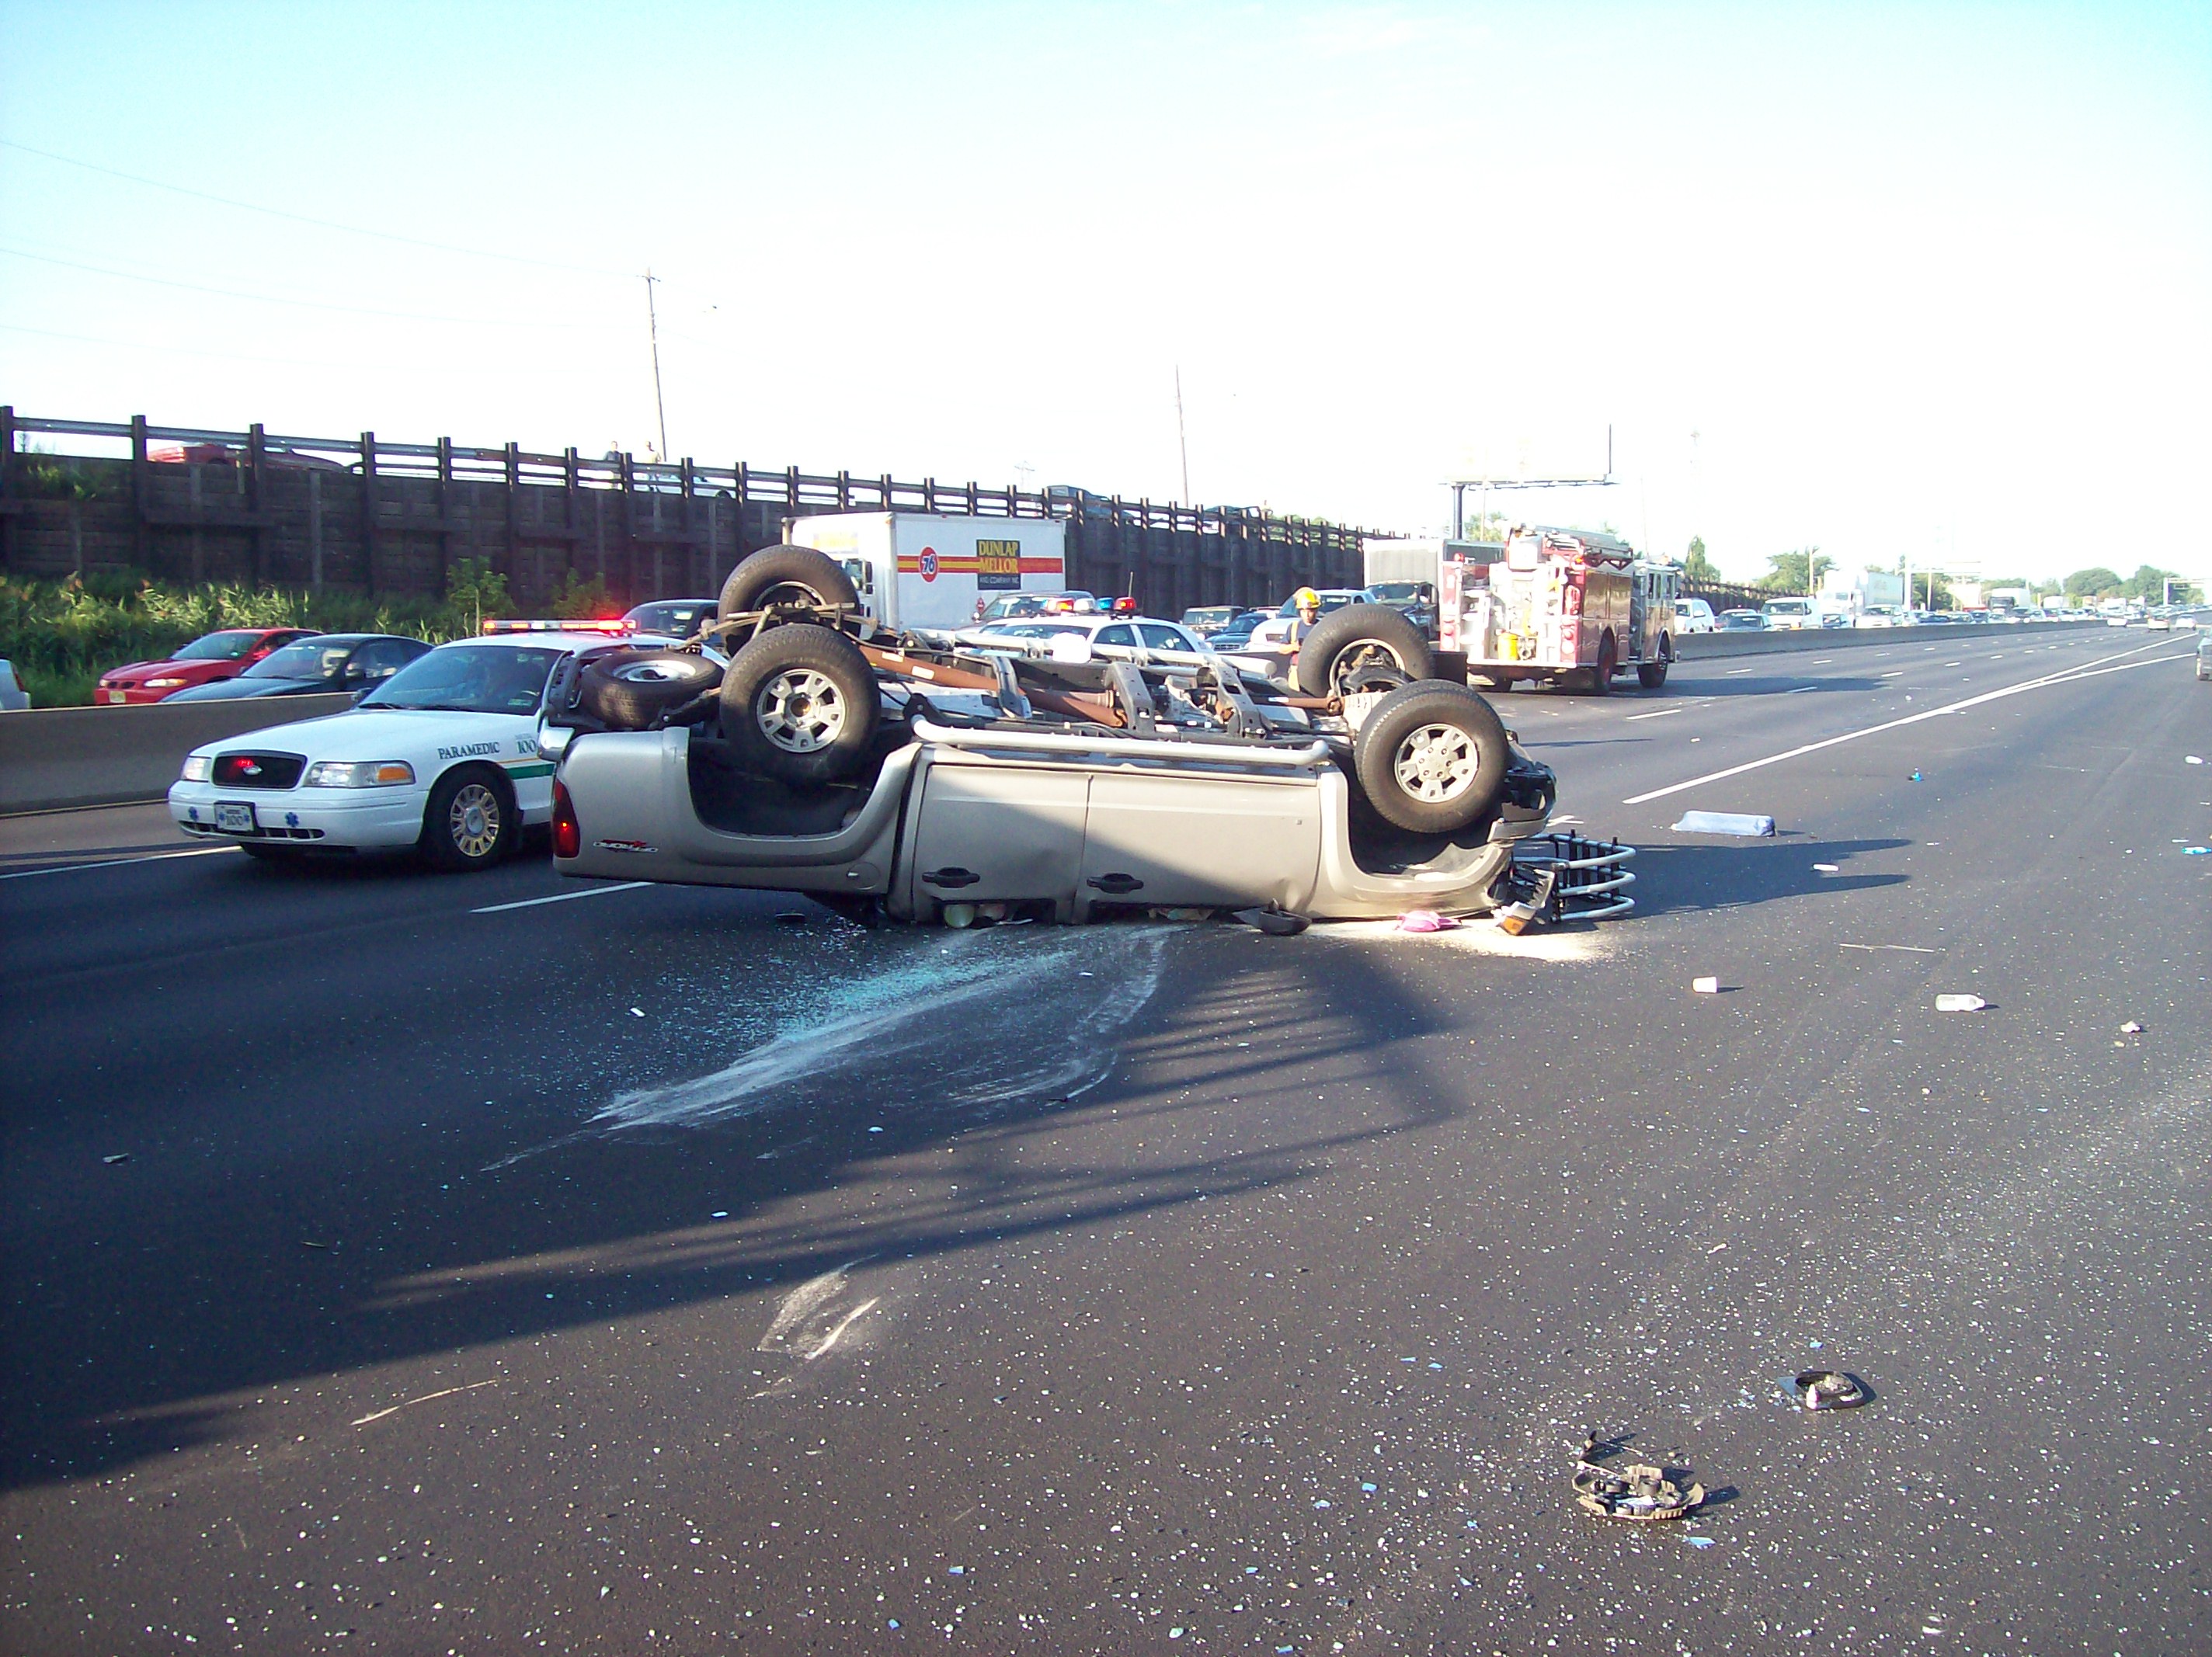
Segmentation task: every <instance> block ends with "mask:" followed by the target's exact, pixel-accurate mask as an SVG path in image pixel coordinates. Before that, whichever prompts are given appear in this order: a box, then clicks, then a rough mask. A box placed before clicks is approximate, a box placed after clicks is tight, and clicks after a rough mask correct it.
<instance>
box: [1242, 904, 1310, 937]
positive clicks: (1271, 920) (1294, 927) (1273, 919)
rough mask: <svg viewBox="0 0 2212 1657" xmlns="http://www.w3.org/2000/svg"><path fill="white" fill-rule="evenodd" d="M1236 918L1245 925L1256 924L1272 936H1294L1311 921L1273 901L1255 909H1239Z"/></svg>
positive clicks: (1302, 930) (1303, 929)
mask: <svg viewBox="0 0 2212 1657" xmlns="http://www.w3.org/2000/svg"><path fill="white" fill-rule="evenodd" d="M1236 918H1237V920H1241V921H1243V923H1244V924H1245V925H1246V926H1256V927H1258V928H1259V929H1260V930H1261V932H1266V933H1267V934H1268V935H1269V936H1270V937H1273V938H1296V937H1297V935H1298V934H1299V933H1300V932H1304V931H1305V929H1306V928H1307V927H1309V926H1311V925H1313V923H1312V922H1311V921H1310V920H1307V919H1306V918H1305V917H1304V915H1300V914H1292V913H1291V912H1290V911H1289V910H1288V909H1284V908H1279V907H1277V906H1276V905H1274V904H1273V903H1269V904H1266V905H1263V906H1262V907H1259V908H1256V909H1239V910H1237V912H1236Z"/></svg>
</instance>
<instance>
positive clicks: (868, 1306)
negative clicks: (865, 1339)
mask: <svg viewBox="0 0 2212 1657" xmlns="http://www.w3.org/2000/svg"><path fill="white" fill-rule="evenodd" d="M883 1303H884V1302H883V1297H882V1296H877V1297H876V1298H875V1299H873V1300H865V1301H862V1302H860V1304H859V1305H858V1306H856V1307H854V1308H853V1309H852V1310H851V1311H849V1312H848V1313H846V1314H845V1315H844V1316H843V1317H842V1318H840V1319H838V1320H837V1325H836V1327H835V1328H834V1329H832V1330H830V1332H829V1333H828V1334H826V1335H824V1336H823V1337H822V1344H820V1345H819V1346H817V1347H816V1348H815V1349H814V1350H812V1351H811V1352H809V1353H807V1354H806V1355H805V1360H804V1362H805V1363H813V1362H814V1360H815V1359H817V1358H818V1357H821V1356H822V1355H823V1353H824V1352H826V1351H828V1350H829V1349H830V1348H831V1347H833V1346H835V1345H836V1344H837V1342H838V1339H839V1338H840V1337H841V1336H842V1335H843V1334H844V1332H846V1331H847V1330H848V1329H849V1328H851V1327H852V1326H853V1325H854V1322H856V1321H857V1320H860V1319H861V1318H864V1317H866V1316H867V1315H868V1314H869V1313H871V1312H872V1311H874V1310H875V1309H876V1308H878V1306H881V1305H882V1304H883Z"/></svg>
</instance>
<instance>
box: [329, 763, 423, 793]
mask: <svg viewBox="0 0 2212 1657" xmlns="http://www.w3.org/2000/svg"><path fill="white" fill-rule="evenodd" d="M414 780H415V768H414V767H413V766H411V765H410V764H408V763H407V762H406V761H404V760H317V761H316V762H314V763H313V765H311V766H309V767H308V768H307V775H306V776H304V777H302V778H301V780H300V786H301V787H303V788H392V787H396V786H398V785H399V784H401V783H408V782H412V781H414Z"/></svg>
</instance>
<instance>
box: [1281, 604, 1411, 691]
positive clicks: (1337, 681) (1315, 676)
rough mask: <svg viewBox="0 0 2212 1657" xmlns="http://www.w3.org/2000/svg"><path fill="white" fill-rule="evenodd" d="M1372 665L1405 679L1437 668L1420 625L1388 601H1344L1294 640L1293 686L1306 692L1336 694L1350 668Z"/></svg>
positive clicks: (1345, 684) (1408, 680)
mask: <svg viewBox="0 0 2212 1657" xmlns="http://www.w3.org/2000/svg"><path fill="white" fill-rule="evenodd" d="M1373 669H1381V670H1384V671H1389V672H1391V673H1395V674H1396V675H1397V676H1398V678H1399V681H1400V683H1408V684H1409V683H1413V681H1414V680H1416V679H1425V678H1427V677H1429V676H1430V675H1431V673H1433V672H1434V671H1436V663H1435V660H1434V659H1433V658H1432V657H1431V655H1430V653H1429V641H1428V640H1426V639H1425V638H1423V637H1422V636H1421V630H1420V628H1417V627H1415V626H1414V625H1413V623H1412V622H1409V621H1407V619H1406V618H1405V617H1404V616H1401V615H1400V614H1399V613H1398V612H1397V611H1396V610H1392V609H1391V608H1390V607H1389V605H1387V604H1346V606H1345V607H1344V608H1343V609H1342V610H1334V611H1331V612H1330V613H1329V614H1328V615H1327V616H1322V618H1321V620H1319V621H1318V622H1315V623H1314V630H1313V631H1312V632H1310V633H1309V634H1306V636H1305V637H1304V639H1303V640H1300V641H1299V644H1298V668H1297V672H1298V689H1300V690H1303V691H1304V692H1305V694H1306V695H1309V696H1340V695H1343V694H1344V693H1345V691H1346V689H1347V688H1348V687H1349V685H1350V683H1351V681H1352V675H1353V674H1354V673H1358V672H1361V671H1362V670H1373ZM1367 677H1370V678H1371V677H1372V675H1371V673H1370V674H1369V675H1368V676H1367ZM1369 688H1370V689H1372V688H1373V686H1372V685H1371V684H1370V687H1369Z"/></svg>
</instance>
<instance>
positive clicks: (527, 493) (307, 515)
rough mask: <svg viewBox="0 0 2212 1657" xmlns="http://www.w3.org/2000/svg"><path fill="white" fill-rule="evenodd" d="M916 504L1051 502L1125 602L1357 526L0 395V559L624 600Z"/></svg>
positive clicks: (957, 506)
mask: <svg viewBox="0 0 2212 1657" xmlns="http://www.w3.org/2000/svg"><path fill="white" fill-rule="evenodd" d="M872 511H894V512H896V511H913V512H935V513H966V514H971V515H980V516H986V517H1009V518H1057V519H1062V520H1063V521H1065V522H1066V523H1067V525H1068V526H1069V537H1068V540H1069V566H1070V572H1069V573H1070V579H1071V585H1085V584H1087V585H1091V586H1093V587H1094V588H1110V589H1111V590H1113V591H1115V592H1121V591H1124V590H1131V589H1133V588H1135V587H1136V586H1139V584H1141V585H1142V586H1145V587H1147V588H1150V589H1151V590H1152V596H1149V597H1148V596H1147V594H1146V592H1139V593H1138V596H1139V598H1140V600H1142V601H1143V602H1146V604H1148V605H1150V606H1152V607H1154V608H1159V609H1165V608H1167V607H1168V604H1167V602H1165V601H1168V600H1170V599H1173V600H1176V601H1180V602H1184V603H1189V604H1197V603H1225V602H1241V603H1249V604H1258V603H1273V602H1274V601H1275V599H1276V598H1279V597H1280V593H1279V592H1276V591H1275V588H1277V587H1278V586H1281V585H1282V584H1283V583H1284V582H1285V581H1288V582H1290V583H1291V584H1292V585H1295V584H1296V583H1297V582H1299V581H1304V580H1312V581H1316V582H1319V583H1327V584H1331V585H1349V584H1352V583H1354V582H1356V581H1357V580H1358V579H1359V575H1360V564H1361V545H1362V541H1363V537H1364V535H1365V534H1367V533H1369V532H1370V531H1361V530H1358V529H1353V528H1351V527H1348V526H1346V525H1338V524H1331V523H1327V522H1322V521H1318V520H1313V519H1299V518H1288V517H1280V516H1277V515H1275V514H1273V513H1266V512H1259V511H1255V510H1251V509H1249V508H1241V507H1189V506H1183V505H1180V504H1175V503H1169V502H1161V501H1150V500H1143V499H1139V500H1127V499H1124V498H1122V497H1121V496H1118V495H1097V494H1094V493H1091V492H1089V491H1086V490H1080V489H1061V488H1054V489H1042V490H1026V489H1019V488H1015V487H1012V486H1009V487H1006V488H1003V489H1000V488H993V487H987V486H985V485H982V484H981V483H975V482H972V481H971V482H969V483H942V482H939V480H937V479H935V478H924V479H923V480H921V482H919V483H909V482H905V481H902V480H900V479H896V478H894V477H893V476H890V474H889V473H882V474H878V475H875V476H866V475H858V474H854V473H853V472H850V471H837V472H831V473H816V472H802V471H800V470H799V469H798V468H797V467H795V466H791V467H784V468H781V469H763V468H760V467H755V466H750V465H748V464H745V463H744V462H742V461H741V462H738V463H737V464H733V465H729V466H715V465H711V464H699V463H698V462H696V461H694V460H690V459H685V460H680V461H659V460H651V459H647V460H641V459H639V458H636V457H635V456H634V455H629V454H621V453H608V454H603V455H599V456H596V457H592V456H586V455H584V454H583V453H581V452H579V451H578V450H575V449H573V448H572V449H568V450H564V451H563V452H561V453H558V454H551V453H544V452H535V451H531V450H525V449H523V448H522V447H520V446H519V445H516V444H513V443H508V444H504V445H501V446H498V447H483V446H471V445H465V444H457V443H455V442H453V440H450V439H447V438H441V439H439V440H437V441H435V442H434V443H398V442H393V441H392V440H388V439H384V438H380V437H378V436H377V435H376V434H374V432H363V433H362V434H361V435H360V436H359V437H358V438H344V439H335V438H313V437H295V436H286V435H282V434H274V433H270V432H268V431H266V430H265V429H264V428H263V427H261V426H259V425H255V426H252V427H250V428H247V429H246V430H245V431H242V432H241V431H224V430H213V429H207V428H196V427H165V426H154V425H151V424H149V422H147V421H146V420H145V419H144V418H143V416H142V417H138V418H134V419H132V420H130V421H128V422H99V421H75V420H57V419H45V418H34V417H30V416H21V415H18V414H17V413H15V410H13V409H11V408H6V407H0V568H5V569H9V570H12V571H15V572H17V573H20V574H44V575H55V574H64V573H66V572H67V571H69V570H70V569H75V570H76V571H77V572H79V573H80V574H82V573H84V572H86V571H88V570H90V569H94V568H134V569H137V570H140V571H143V572H145V573H147V574H154V575H157V576H164V577H170V578H173V579H180V580H194V581H197V580H210V579H229V580H244V581H248V582H252V583H253V584H256V585H260V584H264V583H280V584H286V585H296V586H308V587H312V588H318V589H319V588H321V587H323V586H326V585H329V586H341V587H346V588H350V589H353V590H356V591H361V592H368V593H370V594H387V593H388V594H403V593H435V592H440V591H442V590H443V588H444V586H445V582H446V579H447V574H448V572H449V571H450V570H451V569H452V568H453V562H454V561H455V560H457V559H460V558H475V559H482V560H483V561H485V562H487V563H489V565H491V566H492V567H494V568H498V569H499V570H501V572H502V573H503V574H506V575H507V577H508V580H509V582H510V585H511V586H512V587H513V591H514V592H515V593H516V596H517V597H518V598H526V599H532V600H535V599H541V598H548V597H550V595H551V594H552V593H553V592H556V590H558V589H559V588H560V587H561V586H562V584H563V583H571V584H572V583H574V582H575V581H579V580H597V581H599V582H600V583H602V584H603V585H605V586H606V587H607V588H608V590H609V591H610V592H612V593H614V594H616V595H617V596H618V597H620V598H623V599H624V600H625V601H627V602H636V601H638V600H640V599H642V598H654V597H665V596H675V595H678V594H690V593H699V592H714V591H715V590H716V589H717V588H718V587H719V586H720V578H721V575H722V574H724V573H726V571H727V569H728V568H730V566H731V565H732V563H734V562H735V561H736V560H737V559H738V557H741V556H743V555H744V554H745V553H746V552H749V551H751V550H753V549H756V548H757V547H759V546H762V545H765V544H768V543H771V542H774V541H775V540H777V539H780V538H781V529H782V520H783V519H785V518H786V517H787V516H793V515H799V514H810V513H825V512H872Z"/></svg>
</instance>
